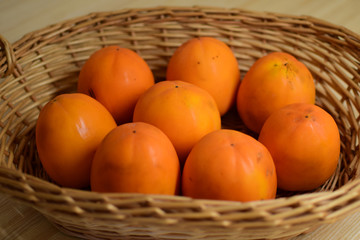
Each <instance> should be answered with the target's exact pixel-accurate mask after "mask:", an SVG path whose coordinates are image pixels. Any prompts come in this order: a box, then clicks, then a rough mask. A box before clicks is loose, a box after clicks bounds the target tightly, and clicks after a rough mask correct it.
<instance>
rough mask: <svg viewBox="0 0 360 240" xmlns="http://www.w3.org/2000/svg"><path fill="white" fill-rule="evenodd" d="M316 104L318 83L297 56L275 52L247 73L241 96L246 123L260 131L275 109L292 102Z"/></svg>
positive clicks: (239, 97) (259, 60)
mask: <svg viewBox="0 0 360 240" xmlns="http://www.w3.org/2000/svg"><path fill="white" fill-rule="evenodd" d="M298 102H299V103H311V104H314V103H315V84H314V80H313V77H312V75H311V72H310V71H309V70H308V68H307V67H306V66H305V65H304V64H303V63H302V62H300V61H298V60H297V59H296V58H295V57H294V56H292V55H290V54H288V53H284V52H273V53H269V54H268V55H266V56H264V57H261V58H260V59H258V60H257V61H256V62H255V63H254V64H253V65H252V66H251V67H250V69H249V71H248V72H247V73H246V74H245V76H244V78H243V80H242V81H241V84H240V87H239V90H238V95H237V110H238V113H239V115H240V117H241V119H242V120H243V122H244V124H245V125H246V126H247V127H248V128H249V129H250V130H252V131H254V132H256V133H259V132H260V130H261V127H262V125H263V124H264V122H265V120H266V119H267V118H268V117H269V116H270V114H271V113H272V112H274V111H275V110H277V109H280V108H281V107H284V106H286V105H288V104H292V103H298Z"/></svg>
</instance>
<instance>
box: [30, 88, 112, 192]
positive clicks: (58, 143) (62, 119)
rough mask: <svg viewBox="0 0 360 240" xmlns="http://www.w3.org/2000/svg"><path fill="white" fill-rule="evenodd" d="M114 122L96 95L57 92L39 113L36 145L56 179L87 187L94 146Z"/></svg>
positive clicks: (51, 175)
mask: <svg viewBox="0 0 360 240" xmlns="http://www.w3.org/2000/svg"><path fill="white" fill-rule="evenodd" d="M115 127H116V122H115V120H114V118H113V117H112V116H111V114H110V113H109V112H108V111H107V109H106V108H105V107H104V106H103V105H102V104H100V103H99V102H98V101H96V100H95V99H93V98H91V97H89V96H87V95H85V94H81V93H70V94H62V95H58V96H56V97H55V98H54V99H52V100H51V101H49V102H48V103H47V104H46V105H45V106H44V107H43V108H42V109H41V112H40V114H39V117H38V120H37V124H36V147H37V151H38V154H39V158H40V161H41V163H42V165H43V167H44V169H45V171H46V172H47V173H48V175H49V176H50V178H52V179H53V180H54V181H55V182H56V183H58V184H59V185H61V186H63V187H71V188H86V187H88V186H89V185H90V167H91V162H92V159H93V156H94V154H95V150H96V148H97V146H98V145H99V143H100V142H101V141H102V139H103V138H104V136H105V135H106V134H107V133H108V132H109V131H110V130H112V129H113V128H115Z"/></svg>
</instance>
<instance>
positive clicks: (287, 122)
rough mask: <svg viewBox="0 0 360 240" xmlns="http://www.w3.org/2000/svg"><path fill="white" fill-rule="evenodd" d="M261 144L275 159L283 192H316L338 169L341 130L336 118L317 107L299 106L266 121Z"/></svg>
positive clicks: (293, 106) (279, 111)
mask: <svg viewBox="0 0 360 240" xmlns="http://www.w3.org/2000/svg"><path fill="white" fill-rule="evenodd" d="M259 141H260V142H261V143H263V144H264V145H265V146H266V147H267V148H268V149H269V151H270V153H271V155H272V156H273V159H274V162H275V166H276V170H277V176H278V186H279V188H281V189H283V190H289V191H308V190H314V189H315V188H317V187H319V186H321V185H322V184H323V183H325V182H326V180H328V179H329V178H330V177H331V175H332V174H333V173H334V171H335V170H336V167H337V163H338V159H339V155H340V134H339V130H338V127H337V125H336V122H335V120H334V119H333V118H332V116H331V115H330V114H329V113H327V112H326V111H325V110H323V109H322V108H320V107H318V106H316V105H313V104H304V103H296V104H290V105H288V106H285V107H283V108H281V109H279V110H277V111H275V112H274V113H273V114H271V115H270V117H269V118H268V119H267V120H266V121H265V124H264V126H263V128H262V130H261V132H260V135H259Z"/></svg>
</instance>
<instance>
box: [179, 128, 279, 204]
mask: <svg viewBox="0 0 360 240" xmlns="http://www.w3.org/2000/svg"><path fill="white" fill-rule="evenodd" d="M276 190H277V179H276V170H275V166H274V162H273V160H272V157H271V155H270V153H269V151H268V150H267V149H266V148H265V146H263V145H262V144H261V143H260V142H258V141H257V140H256V139H254V138H252V137H250V136H249V135H246V134H244V133H241V132H239V131H235V130H228V129H221V130H217V131H214V132H211V133H209V134H208V135H206V136H205V137H203V138H202V139H201V140H200V141H199V142H198V143H197V144H196V145H195V146H194V147H193V149H192V150H191V152H190V154H189V156H188V158H187V159H186V162H185V166H184V170H183V175H182V192H183V194H184V195H185V196H189V197H193V198H201V199H214V200H231V201H242V202H247V201H256V200H264V199H273V198H275V196H276Z"/></svg>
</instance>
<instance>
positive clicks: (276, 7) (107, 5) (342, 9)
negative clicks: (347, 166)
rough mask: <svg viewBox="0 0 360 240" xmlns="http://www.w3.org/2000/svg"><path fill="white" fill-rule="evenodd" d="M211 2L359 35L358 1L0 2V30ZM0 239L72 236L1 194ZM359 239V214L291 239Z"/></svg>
mask: <svg viewBox="0 0 360 240" xmlns="http://www.w3.org/2000/svg"><path fill="white" fill-rule="evenodd" d="M165 5H168V6H191V5H203V6H215V7H227V8H233V7H236V8H244V9H248V10H256V11H269V12H279V13H287V14H292V15H311V16H314V17H317V18H321V19H323V20H326V21H329V22H332V23H334V24H337V25H342V26H344V27H346V28H348V29H350V30H352V31H353V32H356V33H360V14H359V9H360V1H359V0H332V1H328V0H312V1H310V0H293V1H288V0H277V1H275V0H274V1H267V0H221V1H215V0H207V1H205V0H203V1H201V0H198V1H186V0H168V1H165V0H159V1H153V0H149V1H145V0H131V1H130V0H121V1H116V0H102V1H89V0H61V1H59V0H57V1H55V0H54V1H47V0H0V34H1V35H3V36H4V37H5V38H6V39H8V40H9V41H10V42H14V41H16V40H18V39H19V38H20V37H22V36H23V35H24V34H26V33H28V32H31V31H34V30H37V29H40V28H43V27H46V26H48V25H50V24H53V23H56V22H59V21H62V20H67V19H69V18H73V17H78V16H81V15H85V14H88V13H90V12H95V11H111V10H114V9H122V8H139V7H152V6H165ZM0 239H18V240H23V239H26V240H39V239H52V240H57V239H62V240H71V239H76V238H73V237H69V236H66V235H64V234H63V233H61V232H59V231H58V230H57V229H56V228H55V227H53V226H52V225H51V223H49V222H48V221H47V220H46V219H45V218H44V217H43V216H42V215H40V214H39V213H37V212H36V211H35V210H33V209H32V208H29V207H27V206H24V205H21V204H19V203H17V202H15V201H14V200H12V199H9V198H8V197H7V196H5V195H3V194H0ZM305 239H306V240H310V239H317V240H325V239H326V240H329V239H333V240H338V239H342V240H355V239H360V213H353V214H352V215H349V216H348V217H346V218H345V219H343V220H340V221H337V222H335V223H332V224H329V225H324V226H322V227H320V228H319V229H317V230H316V231H314V232H312V233H308V234H305V235H302V236H299V237H296V238H294V239H293V240H305Z"/></svg>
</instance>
